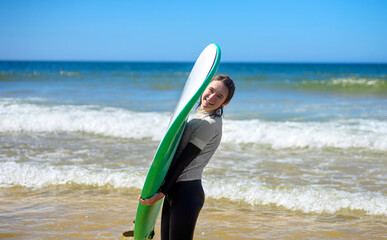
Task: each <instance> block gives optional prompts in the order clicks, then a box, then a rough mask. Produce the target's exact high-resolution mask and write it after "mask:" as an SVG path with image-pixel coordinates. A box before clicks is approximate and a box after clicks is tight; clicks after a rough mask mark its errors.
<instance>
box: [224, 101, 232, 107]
mask: <svg viewBox="0 0 387 240" xmlns="http://www.w3.org/2000/svg"><path fill="white" fill-rule="evenodd" d="M229 103H230V101H227V102H225V103H223V104H222V107H224V106H226V105H227V104H229Z"/></svg>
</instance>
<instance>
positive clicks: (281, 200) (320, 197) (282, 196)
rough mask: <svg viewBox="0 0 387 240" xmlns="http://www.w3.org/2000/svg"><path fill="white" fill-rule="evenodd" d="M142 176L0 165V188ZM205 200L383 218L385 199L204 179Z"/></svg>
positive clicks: (121, 184) (140, 177) (135, 183)
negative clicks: (359, 214) (207, 198)
mask: <svg viewBox="0 0 387 240" xmlns="http://www.w3.org/2000/svg"><path fill="white" fill-rule="evenodd" d="M144 180H145V173H139V172H136V171H131V170H117V169H115V170H114V169H106V168H85V167H80V166H52V165H51V166H48V165H47V166H43V165H34V164H29V163H17V162H1V163H0V187H5V188H7V187H13V186H22V187H27V188H34V189H38V188H43V187H47V186H60V185H64V184H79V185H86V186H89V187H103V186H110V187H113V188H140V186H143V184H144ZM203 185H204V188H205V191H206V196H207V197H210V198H214V199H221V198H226V199H229V200H231V201H236V202H245V203H247V204H252V205H270V204H273V205H276V206H278V207H284V208H286V209H288V210H291V211H302V212H305V213H317V214H321V213H329V214H333V213H336V212H339V211H341V210H350V211H365V212H366V214H369V215H387V198H386V197H385V196H383V195H382V194H378V193H373V192H361V193H350V192H345V191H338V190H335V189H313V188H309V187H300V188H274V189H272V188H269V187H267V186H265V185H264V184H262V183H260V182H258V181H254V180H243V179H236V178H229V179H223V180H222V179H204V181H203Z"/></svg>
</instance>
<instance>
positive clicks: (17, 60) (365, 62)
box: [0, 59, 387, 65]
mask: <svg viewBox="0 0 387 240" xmlns="http://www.w3.org/2000/svg"><path fill="white" fill-rule="evenodd" d="M0 62H57V63H60V62H74V63H77V62H79V63H81V62H84V63H85V62H88V63H194V62H195V61H182V60H53V59H51V60H42V59H33V60H31V59H12V60H7V59H0ZM221 62H222V63H230V64H235V63H241V64H382V65H384V64H387V61H386V62H377V61H375V62H374V61H364V62H362V61H342V62H340V61H237V60H234V61H230V60H225V61H221Z"/></svg>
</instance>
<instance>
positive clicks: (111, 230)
mask: <svg viewBox="0 0 387 240" xmlns="http://www.w3.org/2000/svg"><path fill="white" fill-rule="evenodd" d="M139 192H140V191H139V190H138V189H133V188H132V189H121V190H120V189H118V190H117V189H109V188H97V189H95V188H94V189H90V188H89V189H88V188H83V187H77V186H66V187H63V186H62V187H61V188H58V187H48V188H44V189H39V190H31V189H26V188H22V187H14V188H1V189H0V196H1V197H0V210H1V211H0V238H1V239H129V238H125V237H123V236H122V232H124V231H126V230H128V229H130V228H132V227H133V221H134V219H135V213H136V209H137V200H136V196H137V194H139ZM386 237H387V221H386V218H385V217H384V216H366V215H364V213H360V214H359V215H356V213H355V214H354V213H353V212H351V211H348V212H345V211H342V212H340V213H336V214H334V215H332V214H319V215H317V214H304V213H302V212H297V211H289V210H286V209H282V208H279V207H276V206H253V205H248V204H246V203H236V202H231V201H229V200H215V199H211V198H207V199H206V203H205V206H204V208H203V210H202V212H201V215H200V216H199V219H198V223H197V226H196V231H195V239H386ZM155 239H160V219H159V220H158V222H157V225H156V235H155Z"/></svg>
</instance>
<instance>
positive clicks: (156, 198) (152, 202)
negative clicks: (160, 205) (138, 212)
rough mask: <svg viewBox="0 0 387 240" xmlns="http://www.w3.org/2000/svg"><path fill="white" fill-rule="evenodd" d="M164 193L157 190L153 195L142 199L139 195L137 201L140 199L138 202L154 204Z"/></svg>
mask: <svg viewBox="0 0 387 240" xmlns="http://www.w3.org/2000/svg"><path fill="white" fill-rule="evenodd" d="M164 196H165V195H164V193H162V192H157V193H156V194H155V195H153V196H152V197H150V198H147V199H142V198H141V196H138V201H140V203H142V204H144V205H147V206H149V205H152V204H154V203H155V202H157V201H159V200H160V199H162V198H163V197H164Z"/></svg>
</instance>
